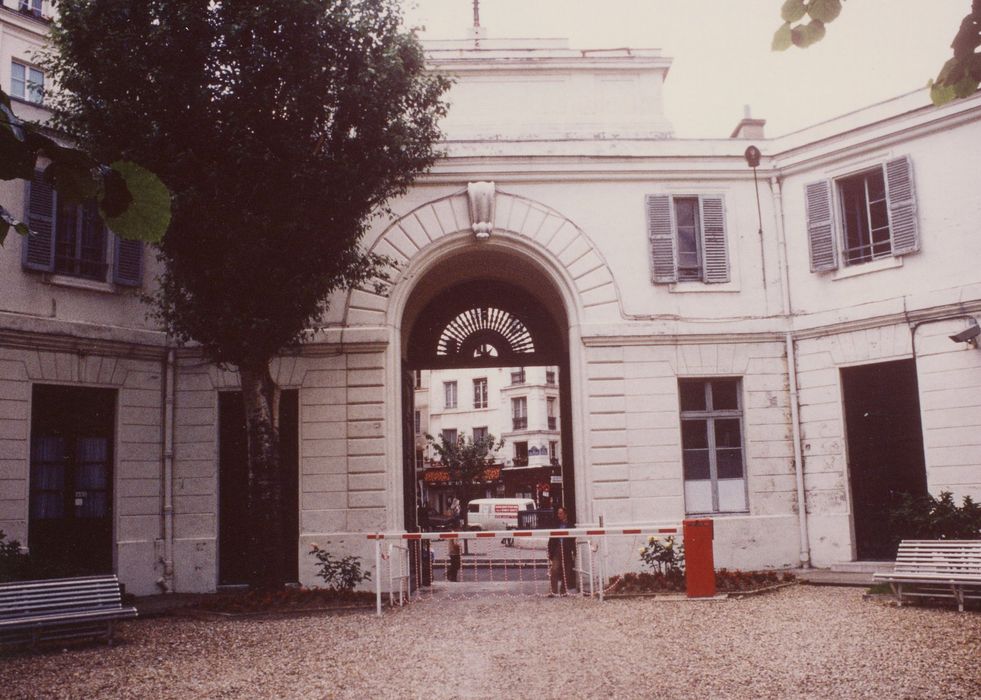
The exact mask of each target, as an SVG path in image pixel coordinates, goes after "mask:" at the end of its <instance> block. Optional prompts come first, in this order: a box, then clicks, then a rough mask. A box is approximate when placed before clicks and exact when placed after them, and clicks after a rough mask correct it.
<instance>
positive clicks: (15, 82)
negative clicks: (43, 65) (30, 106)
mask: <svg viewBox="0 0 981 700" xmlns="http://www.w3.org/2000/svg"><path fill="white" fill-rule="evenodd" d="M24 70H25V69H24V66H23V65H21V64H20V63H11V64H10V94H11V95H13V96H14V97H19V98H21V99H22V100H25V99H27V76H26V75H25V73H24Z"/></svg>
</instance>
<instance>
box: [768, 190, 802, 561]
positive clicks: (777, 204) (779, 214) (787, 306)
mask: <svg viewBox="0 0 981 700" xmlns="http://www.w3.org/2000/svg"><path fill="white" fill-rule="evenodd" d="M770 191H771V193H772V195H773V204H774V212H773V217H774V220H775V222H776V227H777V247H778V248H779V251H780V255H779V256H778V260H779V264H780V292H781V296H782V297H783V317H784V319H786V321H787V323H788V325H789V324H790V319H791V313H792V305H791V303H790V276H789V272H788V271H789V261H788V259H787V238H786V232H785V231H784V215H783V190H782V188H781V183H780V178H779V177H771V178H770ZM784 344H785V346H786V353H787V383H788V384H789V386H790V426H791V434H792V436H793V443H794V476H795V478H796V482H797V522H798V530H799V532H800V565H801V567H802V568H804V569H809V568H810V566H811V539H810V534H809V533H808V531H807V492H806V489H805V488H804V452H803V450H802V449H801V434H800V393H799V391H798V388H797V350H796V348H795V347H794V336H793V332H792V331H791V330H789V328H788V330H787V331H785V332H784Z"/></svg>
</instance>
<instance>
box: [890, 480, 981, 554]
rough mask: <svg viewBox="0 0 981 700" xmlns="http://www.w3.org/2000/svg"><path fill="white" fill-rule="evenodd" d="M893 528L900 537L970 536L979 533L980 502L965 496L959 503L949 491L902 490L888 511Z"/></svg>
mask: <svg viewBox="0 0 981 700" xmlns="http://www.w3.org/2000/svg"><path fill="white" fill-rule="evenodd" d="M889 519H890V524H891V526H892V531H893V532H895V533H896V534H897V544H898V542H899V540H900V539H921V540H973V539H978V538H979V537H981V505H979V504H977V503H975V502H974V501H973V500H972V499H971V497H970V496H964V501H963V505H961V506H960V507H958V505H957V504H956V503H955V502H954V496H953V494H951V493H950V491H942V492H941V493H940V496H939V497H934V496H932V495H930V494H926V495H924V496H911V495H910V494H907V493H904V494H901V495H900V496H899V497H898V500H897V503H896V505H895V506H893V507H892V508H891V509H890V511H889Z"/></svg>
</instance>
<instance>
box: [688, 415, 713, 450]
mask: <svg viewBox="0 0 981 700" xmlns="http://www.w3.org/2000/svg"><path fill="white" fill-rule="evenodd" d="M681 446H682V448H684V449H686V450H692V449H708V421H704V420H683V421H681Z"/></svg>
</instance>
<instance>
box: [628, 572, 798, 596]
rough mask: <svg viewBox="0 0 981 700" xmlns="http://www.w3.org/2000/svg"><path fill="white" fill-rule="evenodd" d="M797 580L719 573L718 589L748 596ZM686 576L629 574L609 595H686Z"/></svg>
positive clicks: (772, 575)
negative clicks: (752, 592) (751, 593)
mask: <svg viewBox="0 0 981 700" xmlns="http://www.w3.org/2000/svg"><path fill="white" fill-rule="evenodd" d="M795 580H796V577H795V576H794V575H793V574H792V573H790V572H789V571H782V572H781V571H739V570H733V571H730V570H728V569H719V570H718V571H716V572H715V587H716V589H717V590H718V591H719V592H720V593H746V592H750V591H758V590H760V589H764V588H770V587H772V586H776V585H778V584H781V583H791V582H793V581H795ZM684 592H685V578H684V573H683V572H680V571H677V570H672V571H669V572H667V573H662V572H659V571H655V572H653V573H648V572H646V571H645V572H640V573H629V574H624V575H623V576H614V577H613V578H612V579H611V580H610V588H609V593H611V594H613V595H617V594H620V595H637V594H645V593H684Z"/></svg>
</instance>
